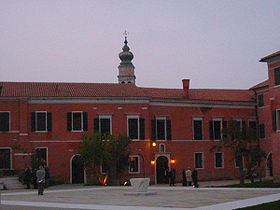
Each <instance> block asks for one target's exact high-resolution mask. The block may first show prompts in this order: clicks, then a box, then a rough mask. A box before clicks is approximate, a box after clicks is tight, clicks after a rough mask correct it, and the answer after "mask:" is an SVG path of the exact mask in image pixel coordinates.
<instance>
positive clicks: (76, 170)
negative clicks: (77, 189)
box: [72, 155, 84, 184]
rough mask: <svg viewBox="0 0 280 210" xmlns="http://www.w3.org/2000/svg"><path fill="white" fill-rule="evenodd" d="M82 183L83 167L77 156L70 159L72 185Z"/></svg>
mask: <svg viewBox="0 0 280 210" xmlns="http://www.w3.org/2000/svg"><path fill="white" fill-rule="evenodd" d="M81 183H84V167H83V162H82V159H81V157H80V156H79V155H75V156H74V157H73V158H72V184H81Z"/></svg>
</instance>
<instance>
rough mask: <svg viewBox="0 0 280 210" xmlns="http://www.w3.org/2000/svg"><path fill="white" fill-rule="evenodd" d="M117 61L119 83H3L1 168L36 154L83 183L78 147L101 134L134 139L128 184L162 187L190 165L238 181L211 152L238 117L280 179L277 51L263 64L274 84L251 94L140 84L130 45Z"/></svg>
mask: <svg viewBox="0 0 280 210" xmlns="http://www.w3.org/2000/svg"><path fill="white" fill-rule="evenodd" d="M119 57H120V59H121V63H120V66H119V75H118V80H119V83H106V84H99V83H44V82H0V154H1V155H0V157H1V161H0V170H7V169H15V170H20V169H22V168H23V167H24V165H25V164H30V155H31V153H33V152H34V151H35V150H36V149H37V150H40V151H41V153H42V155H43V158H44V159H45V160H46V162H47V164H48V166H49V168H50V172H51V175H52V176H54V177H63V178H64V180H65V181H67V182H70V183H72V182H73V183H74V182H86V178H85V177H86V176H84V174H83V169H82V168H81V167H80V166H79V165H77V164H76V159H77V158H78V156H77V155H76V154H77V148H78V146H79V144H80V139H81V136H82V134H84V133H89V134H92V133H93V132H94V131H99V132H101V133H105V132H108V133H111V134H114V135H119V134H125V135H128V136H130V137H131V138H132V139H133V142H132V144H131V149H132V152H131V157H130V162H131V164H130V167H129V169H128V171H127V174H126V175H127V176H126V177H124V180H127V179H128V178H129V177H143V176H146V177H150V178H151V182H152V183H163V182H165V178H164V171H165V169H166V168H169V167H171V166H172V167H174V168H175V169H176V171H177V180H178V181H179V180H181V172H182V170H183V169H186V168H187V167H191V168H194V167H196V168H197V169H198V173H199V179H200V180H210V179H230V178H235V177H237V175H238V171H239V169H238V167H237V166H236V163H235V161H234V158H233V156H232V154H231V153H230V151H229V150H222V151H219V152H210V148H211V147H212V146H213V145H215V144H217V143H218V141H219V139H221V138H222V129H223V126H225V125H226V122H227V121H229V120H232V119H234V120H238V121H240V123H246V124H247V125H249V124H250V123H253V124H254V123H255V124H258V125H259V127H260V128H261V130H262V132H265V137H263V136H262V139H261V140H260V142H261V145H262V146H263V147H264V148H265V150H266V151H267V152H268V153H269V155H268V158H267V161H266V162H267V163H265V164H266V165H267V166H269V167H267V168H268V169H271V171H269V170H268V172H267V175H272V173H273V175H274V178H275V179H276V178H279V175H280V168H279V165H277V162H279V158H280V154H279V149H277V148H279V146H280V145H279V143H278V141H277V138H278V139H279V132H278V131H279V130H280V118H279V117H280V105H279V100H280V99H279V97H278V96H279V95H280V94H279V93H278V92H279V90H280V89H279V88H278V87H277V85H278V83H279V82H280V69H279V67H280V53H279V52H278V53H275V54H272V55H270V56H268V57H265V58H263V59H261V61H263V62H268V71H269V79H268V80H267V81H265V82H263V83H261V84H259V85H257V86H255V87H253V88H251V89H250V90H223V89H221V90H216V89H191V88H190V81H189V80H187V79H184V80H183V81H182V88H181V89H161V88H144V87H137V86H136V85H135V79H136V77H135V75H134V66H133V64H132V63H131V60H132V59H133V54H132V53H131V52H130V51H129V47H128V46H127V41H126V40H125V45H124V47H123V52H121V53H120V55H119ZM275 76H276V77H275ZM277 91H278V92H277ZM262 95H263V96H262ZM255 98H258V107H257V109H256V102H255ZM262 100H263V102H261V101H262ZM261 103H263V105H262V106H261ZM278 109H279V110H278ZM278 112H279V113H278ZM273 119H274V121H275V124H273ZM273 126H275V127H273ZM273 128H275V129H274V130H275V131H274V130H273ZM263 130H265V131H263ZM262 135H263V133H262ZM151 139H155V141H156V143H157V145H156V146H155V147H153V146H152V145H151V142H152V141H151ZM15 145H17V146H20V148H18V147H15ZM271 157H272V158H271ZM171 160H174V162H173V161H171ZM151 161H154V163H155V164H152V163H151ZM271 163H273V166H271ZM272 168H273V170H272ZM270 173H271V174H270Z"/></svg>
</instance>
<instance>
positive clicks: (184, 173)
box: [182, 169, 187, 186]
mask: <svg viewBox="0 0 280 210" xmlns="http://www.w3.org/2000/svg"><path fill="white" fill-rule="evenodd" d="M182 179H183V182H182V185H183V186H187V180H186V172H185V169H183V171H182Z"/></svg>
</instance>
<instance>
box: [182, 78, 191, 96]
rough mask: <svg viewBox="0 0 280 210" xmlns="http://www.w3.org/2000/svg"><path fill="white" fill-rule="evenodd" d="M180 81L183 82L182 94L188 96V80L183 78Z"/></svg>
mask: <svg viewBox="0 0 280 210" xmlns="http://www.w3.org/2000/svg"><path fill="white" fill-rule="evenodd" d="M182 82H183V90H184V96H185V97H189V88H190V80H189V79H183V80H182Z"/></svg>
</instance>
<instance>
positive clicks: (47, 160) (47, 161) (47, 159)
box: [35, 146, 49, 166]
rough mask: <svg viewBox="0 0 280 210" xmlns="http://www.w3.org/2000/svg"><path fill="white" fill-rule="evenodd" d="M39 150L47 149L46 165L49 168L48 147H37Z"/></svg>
mask: <svg viewBox="0 0 280 210" xmlns="http://www.w3.org/2000/svg"><path fill="white" fill-rule="evenodd" d="M37 149H46V163H47V166H49V148H48V147H44V146H43V147H35V150H37Z"/></svg>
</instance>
